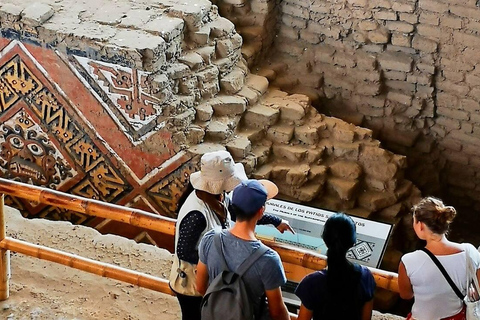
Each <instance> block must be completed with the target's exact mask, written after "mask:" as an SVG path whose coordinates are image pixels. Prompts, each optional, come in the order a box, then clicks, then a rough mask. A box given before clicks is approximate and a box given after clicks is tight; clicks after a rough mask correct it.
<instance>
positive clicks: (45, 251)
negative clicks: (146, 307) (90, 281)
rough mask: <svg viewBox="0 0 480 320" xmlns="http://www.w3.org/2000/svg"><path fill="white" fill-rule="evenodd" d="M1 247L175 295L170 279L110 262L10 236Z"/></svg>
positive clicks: (3, 241) (0, 242)
mask: <svg viewBox="0 0 480 320" xmlns="http://www.w3.org/2000/svg"><path fill="white" fill-rule="evenodd" d="M0 248H2V249H3V250H11V251H14V252H18V253H22V254H25V255H27V256H31V257H35V258H38V259H42V260H48V261H51V262H55V263H58V264H62V265H65V266H68V267H71V268H74V269H78V270H82V271H86V272H89V273H93V274H97V275H99V276H102V277H106V278H110V279H115V280H119V281H123V282H127V283H130V284H134V285H137V286H139V287H142V288H147V289H151V290H155V291H158V292H162V293H166V294H169V295H173V292H172V290H171V289H170V287H169V285H168V280H165V279H161V278H158V277H154V276H151V275H148V274H144V273H140V272H137V271H133V270H129V269H125V268H122V267H118V266H114V265H111V264H108V263H104V262H99V261H95V260H92V259H88V258H84V257H80V256H77V255H74V254H70V253H66V252H62V251H59V250H55V249H51V248H47V247H44V246H39V245H35V244H31V243H28V242H25V241H21V240H17V239H13V238H10V237H6V238H5V239H3V240H2V241H0Z"/></svg>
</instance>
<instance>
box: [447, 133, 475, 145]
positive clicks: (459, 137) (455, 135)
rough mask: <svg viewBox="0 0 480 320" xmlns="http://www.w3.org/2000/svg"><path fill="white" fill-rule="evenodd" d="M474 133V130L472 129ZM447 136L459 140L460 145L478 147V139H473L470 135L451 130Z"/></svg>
mask: <svg viewBox="0 0 480 320" xmlns="http://www.w3.org/2000/svg"><path fill="white" fill-rule="evenodd" d="M474 132H475V129H474ZM448 136H449V137H451V138H453V139H457V140H459V141H460V142H462V144H471V145H475V146H480V139H479V138H478V137H475V136H473V135H471V134H467V133H464V132H462V131H459V130H452V131H451V132H450V133H449V134H448Z"/></svg>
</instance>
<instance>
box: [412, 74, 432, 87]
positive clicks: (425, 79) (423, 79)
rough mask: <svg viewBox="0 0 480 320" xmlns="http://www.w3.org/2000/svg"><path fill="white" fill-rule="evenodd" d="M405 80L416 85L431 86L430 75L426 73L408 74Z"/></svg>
mask: <svg viewBox="0 0 480 320" xmlns="http://www.w3.org/2000/svg"><path fill="white" fill-rule="evenodd" d="M407 82H409V83H412V84H417V85H424V86H431V85H432V76H431V75H429V74H427V75H425V74H408V75H407Z"/></svg>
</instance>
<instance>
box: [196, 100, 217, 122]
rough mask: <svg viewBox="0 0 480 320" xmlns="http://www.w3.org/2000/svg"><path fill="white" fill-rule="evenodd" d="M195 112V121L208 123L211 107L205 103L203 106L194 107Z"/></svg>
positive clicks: (211, 112) (210, 116) (211, 111)
mask: <svg viewBox="0 0 480 320" xmlns="http://www.w3.org/2000/svg"><path fill="white" fill-rule="evenodd" d="M195 110H196V112H197V113H196V119H198V120H200V121H209V120H210V119H211V118H212V116H213V108H212V106H211V105H210V104H209V103H207V102H205V103H203V104H199V105H198V106H196V107H195Z"/></svg>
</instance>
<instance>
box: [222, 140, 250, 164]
mask: <svg viewBox="0 0 480 320" xmlns="http://www.w3.org/2000/svg"><path fill="white" fill-rule="evenodd" d="M226 148H227V150H228V152H230V153H231V155H232V156H233V158H234V159H243V158H245V157H246V156H247V155H248V153H249V152H250V151H251V149H252V143H251V142H250V140H248V139H247V138H245V137H239V138H237V139H234V140H232V141H230V142H228V143H227V145H226Z"/></svg>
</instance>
